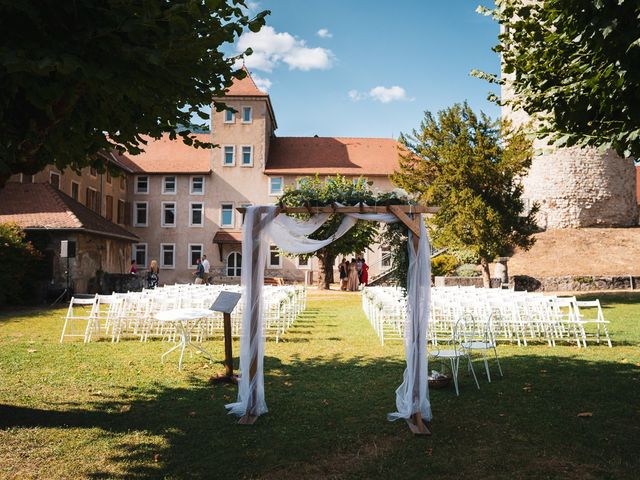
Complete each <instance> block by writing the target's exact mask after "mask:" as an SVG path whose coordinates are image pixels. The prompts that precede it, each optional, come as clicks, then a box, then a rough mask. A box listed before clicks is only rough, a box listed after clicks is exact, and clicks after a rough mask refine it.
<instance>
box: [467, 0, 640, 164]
mask: <svg viewBox="0 0 640 480" xmlns="http://www.w3.org/2000/svg"><path fill="white" fill-rule="evenodd" d="M480 11H481V12H482V13H485V14H487V15H493V16H494V18H496V19H497V20H498V21H499V22H500V24H501V26H502V29H501V33H500V35H499V37H498V38H499V40H500V43H499V44H498V45H497V46H496V47H494V51H496V52H499V53H501V54H502V69H503V73H504V74H506V75H505V76H504V77H502V78H500V77H499V76H498V75H492V74H487V73H483V72H478V71H474V72H473V74H474V75H476V76H479V77H481V78H485V79H487V80H489V81H491V82H493V83H499V84H503V85H504V84H505V82H506V84H508V85H510V88H512V89H513V93H514V95H513V96H512V97H507V98H503V99H502V103H503V104H506V105H509V106H511V107H513V108H515V109H518V108H521V109H523V110H524V111H525V112H527V113H528V114H529V115H531V116H533V117H534V118H535V119H536V120H537V122H538V124H539V128H537V134H538V135H539V136H540V138H544V137H546V138H548V139H549V141H550V142H555V143H556V145H558V146H572V145H581V146H587V145H589V146H598V147H601V148H602V149H606V148H613V149H615V151H616V152H617V153H618V155H620V156H622V157H629V156H632V157H635V158H640V109H639V108H638V105H640V37H639V35H638V32H640V2H638V0H540V1H534V0H496V7H495V9H493V10H488V9H483V8H481V9H480ZM494 98H495V97H494Z"/></svg>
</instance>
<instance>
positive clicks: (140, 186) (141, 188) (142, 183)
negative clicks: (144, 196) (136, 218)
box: [135, 175, 149, 193]
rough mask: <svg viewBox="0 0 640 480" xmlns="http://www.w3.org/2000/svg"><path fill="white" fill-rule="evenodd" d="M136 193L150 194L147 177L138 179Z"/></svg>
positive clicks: (143, 176)
mask: <svg viewBox="0 0 640 480" xmlns="http://www.w3.org/2000/svg"><path fill="white" fill-rule="evenodd" d="M135 193H149V177H147V176H146V175H142V176H139V177H136V188H135Z"/></svg>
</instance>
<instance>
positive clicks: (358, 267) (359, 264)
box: [356, 255, 364, 282]
mask: <svg viewBox="0 0 640 480" xmlns="http://www.w3.org/2000/svg"><path fill="white" fill-rule="evenodd" d="M363 262H364V260H363V259H362V257H361V256H360V255H358V256H357V257H356V270H358V281H360V282H362V280H361V278H362V263H363Z"/></svg>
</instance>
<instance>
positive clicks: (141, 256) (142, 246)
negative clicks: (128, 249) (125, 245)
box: [133, 243, 147, 267]
mask: <svg viewBox="0 0 640 480" xmlns="http://www.w3.org/2000/svg"><path fill="white" fill-rule="evenodd" d="M133 260H135V261H136V263H137V264H138V267H145V266H146V265H147V244H146V243H136V244H135V245H134V246H133Z"/></svg>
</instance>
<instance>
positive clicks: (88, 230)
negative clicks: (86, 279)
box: [22, 227, 140, 242]
mask: <svg viewBox="0 0 640 480" xmlns="http://www.w3.org/2000/svg"><path fill="white" fill-rule="evenodd" d="M121 228H122V227H121ZM22 229H23V230H25V231H29V230H36V231H47V232H49V231H63V232H78V233H84V232H87V233H93V234H95V235H99V236H101V237H114V238H119V239H122V240H129V241H131V242H137V241H139V240H140V237H139V236H137V235H136V234H135V233H131V236H130V237H127V236H125V235H118V234H117V233H105V232H103V231H101V230H93V229H90V228H56V227H22Z"/></svg>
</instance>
